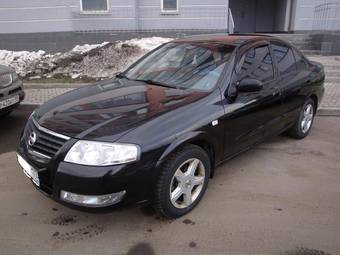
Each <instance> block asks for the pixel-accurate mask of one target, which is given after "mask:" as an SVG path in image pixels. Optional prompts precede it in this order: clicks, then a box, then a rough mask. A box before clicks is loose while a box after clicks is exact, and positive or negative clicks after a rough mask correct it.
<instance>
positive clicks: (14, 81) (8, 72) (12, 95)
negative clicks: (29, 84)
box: [0, 65, 25, 117]
mask: <svg viewBox="0 0 340 255" xmlns="http://www.w3.org/2000/svg"><path fill="white" fill-rule="evenodd" d="M24 98H25V92H24V90H23V85H22V82H21V81H20V80H19V78H18V75H17V74H16V72H15V71H14V69H13V68H11V67H8V66H4V65H0V117H4V116H6V115H8V114H10V113H11V112H12V111H13V110H14V109H15V108H16V107H17V106H18V105H19V104H20V102H21V101H22V100H24Z"/></svg>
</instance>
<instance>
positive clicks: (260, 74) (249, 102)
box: [224, 45, 281, 157]
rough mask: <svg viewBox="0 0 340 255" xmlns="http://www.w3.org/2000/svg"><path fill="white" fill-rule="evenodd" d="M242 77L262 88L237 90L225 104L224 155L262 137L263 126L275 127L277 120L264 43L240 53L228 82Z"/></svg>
mask: <svg viewBox="0 0 340 255" xmlns="http://www.w3.org/2000/svg"><path fill="white" fill-rule="evenodd" d="M245 78H248V79H249V78H251V79H256V80H259V81H261V82H262V84H263V88H262V89H261V90H260V91H257V92H247V93H245V92H243V93H242V92H238V93H237V96H236V98H235V100H234V101H232V102H230V103H226V104H225V112H226V114H225V118H224V124H225V157H229V156H232V155H234V154H236V153H238V152H240V151H242V150H245V149H247V148H248V147H250V146H252V145H254V144H256V143H258V142H260V141H262V140H263V138H264V136H265V132H266V130H275V129H278V125H279V122H280V117H281V116H280V111H281V110H280V109H281V93H280V90H279V89H278V87H277V84H276V72H275V69H274V64H273V60H272V55H271V53H270V50H269V46H268V45H265V46H258V47H253V48H250V49H249V50H247V51H246V52H245V53H244V54H243V55H242V56H241V57H240V59H239V61H238V63H237V64H236V66H235V70H234V74H233V77H232V82H231V84H230V86H237V85H235V84H238V83H239V82H241V81H242V80H243V79H245ZM229 89H230V87H229Z"/></svg>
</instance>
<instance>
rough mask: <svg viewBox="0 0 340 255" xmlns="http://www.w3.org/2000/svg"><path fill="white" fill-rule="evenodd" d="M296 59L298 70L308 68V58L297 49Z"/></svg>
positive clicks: (295, 52) (295, 51)
mask: <svg viewBox="0 0 340 255" xmlns="http://www.w3.org/2000/svg"><path fill="white" fill-rule="evenodd" d="M293 53H294V57H295V61H296V67H297V69H298V70H303V69H306V68H307V63H306V60H305V59H304V58H303V57H302V56H301V53H299V52H298V51H297V50H295V49H294V50H293Z"/></svg>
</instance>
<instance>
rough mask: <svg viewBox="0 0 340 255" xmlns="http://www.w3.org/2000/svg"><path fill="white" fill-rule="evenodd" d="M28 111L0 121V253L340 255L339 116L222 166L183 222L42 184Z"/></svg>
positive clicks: (251, 151) (320, 120)
mask: <svg viewBox="0 0 340 255" xmlns="http://www.w3.org/2000/svg"><path fill="white" fill-rule="evenodd" d="M29 114H30V112H28V111H27V112H24V111H15V112H14V113H13V114H12V115H10V116H9V117H7V118H5V119H1V125H0V230H1V231H0V247H1V250H0V254H1V255H15V254H34V255H40V254H41V255H47V254H58V255H63V254H67V255H68V254H81V255H87V254H91V255H92V254H102V255H106V254H107V255H116V254H117V255H120V254H121V255H126V254H128V255H153V254H162V255H163V254H165V255H166V254H228V255H230V254H231V255H233V254H235V255H239V254H284V255H314V254H319V255H326V254H332V255H335V254H339V253H340V165H339V159H340V145H339V144H340V118H336V117H318V118H316V121H315V126H314V128H313V130H312V132H311V134H310V136H309V137H307V138H306V139H304V140H294V139H290V138H289V137H286V136H279V137H275V138H273V139H271V140H270V141H268V142H266V143H263V144H261V145H259V146H257V147H256V148H254V149H252V150H250V151H248V152H246V153H244V154H242V155H240V156H239V157H237V158H235V159H233V160H231V161H229V162H227V163H226V164H223V165H222V166H221V167H219V168H218V169H217V171H216V175H215V177H214V179H212V180H211V181H210V184H209V188H208V190H207V193H206V195H205V197H204V199H203V200H202V201H201V203H200V205H199V206H198V207H197V208H196V209H195V210H194V211H193V212H192V213H190V214H189V215H187V216H184V217H182V218H180V219H177V220H171V221H170V220H164V219H160V218H159V217H158V216H157V215H156V214H155V213H154V211H153V210H152V208H150V207H142V206H131V207H128V208H127V207H126V208H119V209H116V210H114V211H112V212H108V213H98V214H93V213H92V214H91V213H85V212H80V211H77V210H73V209H70V208H67V207H65V206H62V205H60V204H58V203H56V202H54V201H52V200H50V199H49V198H47V197H45V196H44V195H42V194H41V193H40V192H39V191H37V190H36V189H35V188H34V187H33V186H32V184H31V183H30V181H29V180H28V179H27V178H26V176H25V175H24V174H23V173H22V171H21V170H20V168H19V166H18V164H17V162H16V157H15V148H16V146H17V143H18V138H19V135H20V132H21V129H22V127H23V125H24V123H25V121H26V119H27V118H28V116H29Z"/></svg>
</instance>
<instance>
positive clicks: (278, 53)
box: [272, 43, 296, 75]
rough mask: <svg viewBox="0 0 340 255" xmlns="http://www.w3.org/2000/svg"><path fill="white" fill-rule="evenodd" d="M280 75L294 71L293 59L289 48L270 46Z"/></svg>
mask: <svg viewBox="0 0 340 255" xmlns="http://www.w3.org/2000/svg"><path fill="white" fill-rule="evenodd" d="M272 49H273V52H274V56H275V59H276V63H277V67H278V69H279V73H280V75H285V74H288V73H290V72H293V71H296V65H295V58H294V55H293V51H292V49H291V48H290V47H287V46H285V45H281V44H275V43H273V44H272Z"/></svg>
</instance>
